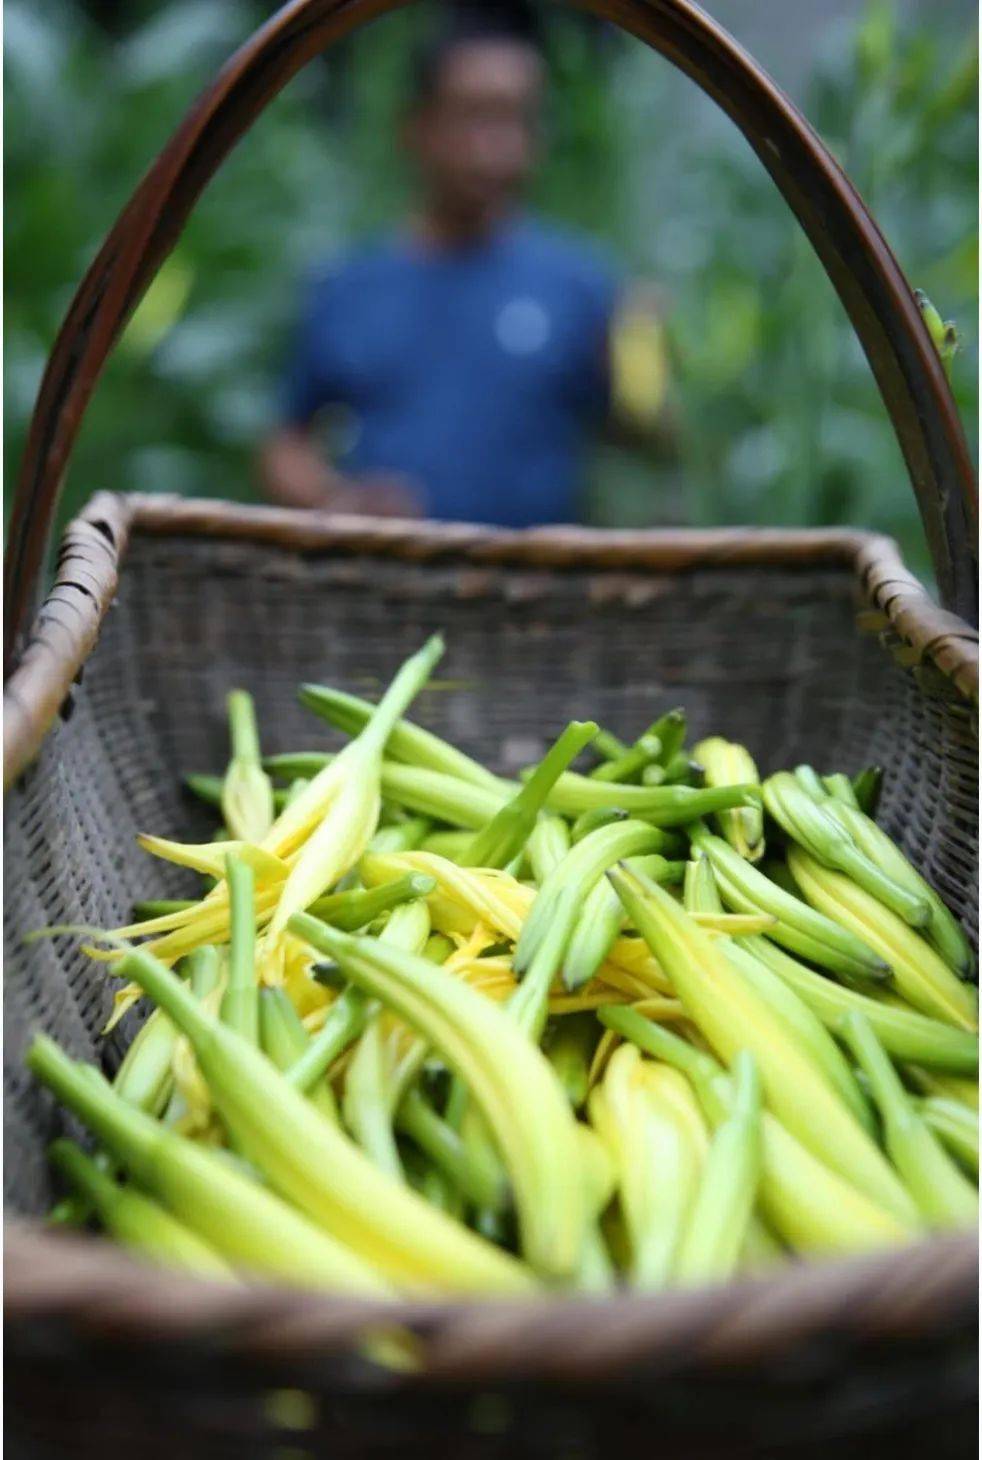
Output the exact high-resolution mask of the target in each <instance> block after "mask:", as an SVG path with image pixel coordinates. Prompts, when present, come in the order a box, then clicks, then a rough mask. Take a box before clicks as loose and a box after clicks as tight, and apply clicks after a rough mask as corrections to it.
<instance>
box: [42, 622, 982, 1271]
mask: <svg viewBox="0 0 982 1460" xmlns="http://www.w3.org/2000/svg"><path fill="white" fill-rule="evenodd" d="M442 650H443V646H442V642H441V640H440V639H439V638H434V639H432V640H430V641H429V642H428V643H427V644H426V645H425V646H424V647H423V648H422V649H421V650H420V651H419V652H418V653H417V654H415V655H414V656H413V657H412V658H411V659H409V660H408V661H407V662H406V663H405V664H404V665H403V666H402V668H401V669H400V670H399V672H398V674H397V675H396V677H395V679H394V680H393V682H392V684H391V685H390V687H389V689H388V691H387V692H386V693H385V695H384V697H383V698H382V700H381V701H380V703H379V704H378V705H372V704H369V703H368V702H366V701H364V700H361V699H358V698H356V697H354V696H352V695H349V694H346V693H342V692H340V691H336V690H330V689H326V688H323V687H319V686H306V687H304V688H303V689H302V690H301V692H300V694H301V700H302V701H303V703H304V704H305V705H306V706H307V707H308V708H309V709H310V710H312V711H313V712H314V714H315V715H316V716H319V717H321V720H327V721H329V722H330V723H331V724H332V725H333V726H334V727H336V728H337V729H340V730H341V731H343V732H345V733H346V734H347V735H348V736H350V737H351V738H350V739H349V741H348V743H347V744H346V746H345V748H344V749H343V750H341V751H340V752H339V753H337V754H333V755H331V754H328V753H327V752H326V751H325V750H322V749H321V750H309V751H304V752H302V753H298V754H290V755H280V756H274V757H272V758H269V759H267V760H265V761H264V760H263V759H262V757H261V752H260V744H259V737H258V732H257V727H256V719H255V713H254V708H253V704H252V701H251V699H250V697H249V696H248V695H246V694H244V693H243V692H241V691H234V692H233V693H232V694H231V695H230V696H229V702H228V706H229V720H230V730H231V745H232V754H231V760H230V762H229V764H228V766H227V769H226V770H225V773H224V775H223V776H214V777H211V776H207V775H194V776H190V777H189V778H188V784H189V786H190V788H191V789H192V790H193V791H194V792H195V793H196V794H197V795H199V796H200V797H201V798H203V799H204V800H205V801H206V802H209V803H210V804H212V805H214V806H215V807H218V808H220V811H221V816H222V820H223V825H222V826H221V828H220V829H219V830H218V831H217V832H216V834H215V836H214V838H213V839H212V840H211V841H209V842H207V843H205V844H194V845H191V844H184V843H179V842H174V841H166V840H163V839H161V838H159V837H156V836H149V835H148V836H144V837H141V838H140V843H141V846H142V847H143V848H144V849H145V850H146V851H147V852H149V853H151V854H153V855H154V856H156V857H160V858H163V859H165V860H167V861H169V862H172V863H177V864H179V865H180V866H183V867H186V868H191V869H193V870H194V871H196V872H197V873H200V874H202V875H203V877H204V878H205V879H206V881H205V887H204V889H203V890H202V893H201V896H200V897H199V898H198V899H197V900H194V901H187V902H167V903H159V902H158V903H144V904H140V905H138V907H137V908H136V909H135V911H134V917H135V921H133V922H132V923H131V924H130V925H129V926H128V927H123V928H118V929H116V930H113V931H108V930H100V931H98V932H95V931H94V930H92V929H87V930H83V931H85V933H86V934H87V936H88V937H89V939H90V940H91V941H90V946H89V947H88V952H89V953H90V954H91V956H92V958H93V959H94V960H98V963H94V964H93V976H96V977H105V976H107V974H108V975H109V976H112V977H113V978H115V979H118V980H121V984H120V986H119V990H118V993H117V996H116V1009H115V1013H114V1018H113V1022H115V1020H116V1019H118V1018H119V1017H121V1016H122V1015H123V1014H124V1013H125V1012H126V1011H127V1010H128V1009H129V1008H130V1007H131V1006H132V1005H133V1004H136V1003H139V1001H141V1000H144V999H146V1000H148V1001H149V1003H150V1005H151V1006H152V1007H151V1009H150V1011H149V1013H148V1017H147V1018H146V1021H145V1022H144V1023H143V1024H142V1026H141V1028H140V1031H139V1033H138V1034H137V1035H136V1038H135V1039H134V1040H133V1042H132V1044H131V1045H130V1048H129V1050H128V1052H127V1055H126V1058H125V1059H124V1061H123V1063H122V1065H121V1066H120V1067H119V1068H118V1070H117V1071H116V1073H115V1076H114V1078H113V1079H112V1081H109V1080H108V1079H107V1078H106V1077H105V1075H104V1074H103V1073H102V1072H101V1071H99V1070H97V1069H96V1068H94V1067H91V1066H85V1065H81V1064H79V1063H77V1062H76V1061H74V1060H73V1059H71V1058H70V1057H69V1056H68V1055H67V1054H66V1053H65V1052H64V1051H63V1050H61V1049H60V1048H59V1047H58V1046H57V1045H56V1044H55V1043H54V1042H53V1041H52V1040H50V1039H48V1038H47V1037H45V1036H43V1035H38V1037H37V1038H36V1039H35V1041H34V1043H33V1045H32V1046H31V1049H30V1052H29V1055H28V1063H29V1065H30V1068H31V1069H32V1070H33V1072H34V1074H35V1075H36V1077H37V1078H38V1079H39V1080H41V1081H42V1082H43V1083H44V1084H45V1085H47V1086H48V1087H49V1088H50V1089H51V1090H52V1091H53V1092H54V1093H55V1095H56V1096H57V1097H58V1099H59V1100H60V1101H62V1102H63V1103H64V1105H65V1106H67V1107H68V1108H69V1109H70V1110H71V1111H72V1112H73V1113H74V1114H75V1115H76V1116H77V1117H78V1118H79V1119H80V1120H81V1121H82V1122H83V1124H84V1125H85V1126H86V1127H87V1129H88V1130H89V1131H90V1132H91V1135H92V1141H93V1145H92V1149H91V1151H85V1150H83V1148H82V1147H81V1146H80V1145H78V1144H76V1143H74V1142H71V1141H68V1140H58V1141H56V1142H55V1143H54V1145H53V1147H52V1148H51V1159H52V1162H53V1164H54V1165H55V1167H56V1168H57V1170H58V1172H59V1173H60V1175H61V1176H62V1177H63V1178H64V1180H65V1182H66V1183H67V1185H68V1187H69V1188H70V1191H71V1194H70V1195H69V1196H68V1197H66V1198H65V1199H64V1200H63V1201H62V1202H61V1203H60V1204H59V1206H58V1207H57V1208H56V1213H55V1215H56V1217H57V1219H59V1220H61V1221H73V1222H76V1223H88V1222H92V1221H95V1222H98V1223H99V1224H100V1225H101V1226H102V1227H103V1228H104V1229H105V1230H106V1231H108V1232H110V1233H111V1234H113V1235H114V1236H115V1237H116V1238H117V1239H118V1240H120V1241H121V1242H123V1243H125V1244H127V1245H128V1246H130V1247H132V1248H133V1249H135V1250H136V1251H137V1252H139V1253H141V1254H142V1255H143V1256H145V1257H146V1258H149V1259H151V1260H153V1261H156V1262H161V1263H167V1264H171V1265H174V1266H178V1267H183V1268H185V1269H192V1270H194V1271H196V1272H199V1273H202V1274H210V1275H213V1276H222V1277H224V1278H226V1279H229V1280H243V1279H248V1278H250V1277H265V1278H267V1279H268V1278H275V1279H278V1280H281V1281H285V1282H288V1283H292V1284H298V1285H301V1286H310V1287H317V1288H322V1289H330V1290H336V1291H344V1292H348V1293H361V1294H373V1295H378V1296H385V1295H394V1294H399V1293H407V1292H420V1291H422V1292H427V1291H429V1292H433V1291H443V1292H452V1293H486V1294H521V1293H530V1292H534V1291H541V1290H545V1289H567V1290H573V1289H579V1290H587V1291H591V1292H604V1291H609V1290H613V1289H614V1288H616V1287H618V1286H623V1285H633V1286H637V1287H645V1288H657V1287H663V1286H667V1285H671V1284H694V1283H706V1282H718V1281H723V1280H726V1279H728V1278H730V1277H732V1276H734V1275H735V1274H740V1273H744V1272H751V1271H761V1270H769V1269H772V1268H774V1267H776V1266H778V1265H780V1264H784V1263H788V1262H793V1261H797V1260H800V1259H801V1258H802V1257H810V1256H813V1255H816V1254H820V1253H829V1254H836V1253H847V1252H854V1251H859V1250H864V1249H870V1248H877V1247H881V1246H888V1245H890V1244H899V1243H905V1242H909V1241H911V1240H913V1239H915V1238H916V1237H918V1236H919V1235H921V1234H923V1233H924V1232H925V1231H927V1230H929V1229H932V1228H947V1227H959V1226H970V1225H972V1224H973V1223H974V1222H975V1221H976V1219H977V1211H978V1199H977V1191H976V1178H977V1174H978V1102H977V1093H976V1084H975V1076H976V1072H977V1068H978V1036H977V1027H978V1026H977V998H976V993H975V989H974V988H973V987H972V985H971V984H970V983H969V982H968V981H967V980H968V979H969V977H970V975H971V973H972V970H973V958H972V952H971V949H970V947H969V944H968V942H967V940H966V938H965V935H964V933H963V931H962V929H961V928H960V926H959V924H958V923H957V921H956V920H955V918H954V917H953V916H952V914H951V913H950V911H949V910H948V908H947V907H946V906H945V904H944V903H943V902H942V901H941V899H940V897H939V896H938V894H937V893H936V892H935V891H934V890H933V889H932V888H931V887H930V886H929V885H928V884H927V883H926V882H925V881H924V880H923V879H922V878H921V876H920V875H919V874H918V873H917V872H916V871H915V870H914V869H913V868H912V867H911V866H910V864H909V863H908V862H907V860H906V858H905V857H904V856H903V855H902V853H901V852H900V851H899V849H898V848H897V847H896V845H895V844H894V843H893V842H892V841H891V840H890V839H889V838H888V837H887V836H886V835H885V833H884V832H883V831H882V830H881V829H880V828H879V827H878V826H877V824H876V822H875V821H874V820H872V819H871V816H872V813H873V811H874V810H875V803H876V800H877V796H878V792H879V785H880V779H881V777H880V775H879V773H878V772H877V771H876V770H875V769H874V768H869V769H866V770H860V771H859V772H858V774H856V775H855V777H854V779H849V777H848V776H846V775H844V774H842V773H841V772H838V773H832V774H827V775H819V774H818V773H816V772H815V771H814V770H812V769H811V768H809V767H806V766H800V767H798V768H797V769H796V770H794V771H782V772H779V773H777V774H775V775H772V776H770V777H769V778H768V779H766V780H765V781H764V782H763V783H761V781H760V778H759V776H758V773H757V769H756V767H755V765H754V763H753V761H752V760H751V758H750V756H749V754H748V753H747V751H746V750H744V749H743V748H742V747H741V746H738V745H734V744H731V743H729V742H728V741H726V740H723V739H720V738H718V737H713V738H710V739H706V740H703V741H701V742H700V743H698V744H696V745H694V746H692V747H691V749H687V748H686V746H685V738H686V720H685V715H684V713H683V712H682V711H680V710H672V711H670V712H669V713H667V714H665V715H663V716H662V717H661V718H660V719H658V720H656V721H655V723H654V724H653V725H651V726H650V727H649V728H648V729H647V730H646V731H645V733H644V734H642V735H641V736H640V737H639V738H638V739H637V740H635V741H634V742H633V743H624V742H622V741H620V740H618V739H617V738H616V737H615V736H614V735H613V734H611V733H610V732H609V731H607V730H601V729H600V728H598V726H596V725H594V724H592V723H580V722H574V723H572V724H570V725H568V726H567V727H566V728H565V730H563V731H562V733H561V734H560V735H559V737H558V739H557V740H556V741H555V743H554V744H553V745H552V747H551V748H550V749H549V751H548V753H547V754H546V755H545V757H544V758H543V760H542V761H541V762H540V764H539V765H537V766H536V767H534V768H533V769H531V770H530V771H529V772H528V773H527V774H525V775H523V776H522V777H521V779H520V780H518V781H510V780H504V779H501V778H500V777H498V776H496V775H493V774H491V772H490V771H488V770H486V769H485V768H484V767H483V766H481V765H479V764H478V763H477V762H476V761H474V760H472V759H471V758H470V757H469V756H467V755H465V754H464V753H463V752H462V751H460V750H458V749H456V748H454V747H452V746H450V745H448V744H447V743H446V742H445V741H443V740H441V739H439V738H438V737H437V736H435V735H433V734H432V733H430V732H429V731H426V730H423V729H421V728H419V727H418V726H416V725H414V724H413V723H411V721H409V720H407V719H404V718H403V716H404V715H405V713H406V711H407V710H408V708H409V706H410V704H411V702H412V700H413V699H414V697H415V696H416V694H417V693H418V692H419V690H420V689H421V688H422V687H423V686H424V685H425V683H426V682H427V680H428V678H429V676H430V674H431V672H432V670H433V668H434V666H435V664H436V663H437V661H438V659H439V658H440V655H441V653H442ZM311 724H312V728H313V730H314V731H316V722H315V721H312V722H311ZM317 738H318V737H317V734H316V733H312V735H311V740H312V741H314V742H316V740H317ZM581 756H583V757H584V766H585V769H584V770H582V771H574V770H571V769H570V767H571V765H572V764H573V762H574V760H576V759H577V758H578V757H581ZM66 931H70V932H73V933H76V934H77V933H78V932H79V931H80V930H78V929H72V930H64V929H61V930H52V929H48V930H46V933H48V934H51V933H53V932H61V933H64V932H66ZM141 1007H142V1005H141Z"/></svg>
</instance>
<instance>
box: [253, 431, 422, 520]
mask: <svg viewBox="0 0 982 1460" xmlns="http://www.w3.org/2000/svg"><path fill="white" fill-rule="evenodd" d="M259 469H260V475H261V478H262V485H263V489H264V491H265V493H266V495H267V496H268V497H269V498H270V499H271V501H273V502H278V503H280V504H281V505H282V506H285V507H304V508H308V509H316V510H319V511H321V512H341V513H355V514H361V515H365V516H370V517H419V516H421V515H422V504H421V502H420V498H419V494H418V492H416V491H415V490H414V488H413V485H412V483H411V482H410V480H409V479H408V478H407V477H403V476H400V475H398V474H396V473H385V474H382V473H380V474H378V475H374V476H365V477H348V476H345V475H343V474H342V473H341V472H339V471H336V470H335V469H334V468H333V467H332V466H331V465H330V464H329V463H328V462H327V461H325V460H324V458H323V456H322V455H321V453H320V451H319V449H318V448H317V446H316V445H315V443H314V442H313V440H312V439H311V437H310V436H309V435H308V433H307V432H306V431H304V430H302V429H301V428H299V427H296V426H288V427H284V428H283V429H282V430H280V431H277V432H275V434H274V435H272V436H270V437H269V438H268V440H267V441H266V442H265V443H264V445H263V447H262V450H261V452H260V456H259Z"/></svg>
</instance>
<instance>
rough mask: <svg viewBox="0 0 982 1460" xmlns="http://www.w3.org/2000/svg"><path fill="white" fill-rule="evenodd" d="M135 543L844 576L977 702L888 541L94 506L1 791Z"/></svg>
mask: <svg viewBox="0 0 982 1460" xmlns="http://www.w3.org/2000/svg"><path fill="white" fill-rule="evenodd" d="M131 533H138V534H139V533H142V534H147V535H156V536H172V537H181V536H190V537H203V538H214V539H230V540H237V541H243V542H246V541H248V542H258V543H265V544H269V545H273V546H280V547H283V548H286V549H290V550H293V551H298V552H334V553H338V554H364V555H369V556H384V557H392V558H399V559H404V560H406V561H412V562H419V563H428V562H438V561H441V560H442V561H451V560H456V561H460V562H463V563H468V564H473V565H474V566H475V567H477V566H481V567H484V568H487V569H492V568H495V567H504V566H510V565H526V566H528V567H530V568H534V569H539V570H543V571H550V570H553V571H558V570H562V569H574V568H581V569H582V568H589V569H595V570H597V571H601V572H616V571H635V572H638V571H640V572H645V571H647V572H659V573H681V572H685V571H693V570H697V569H706V568H720V569H724V568H738V567H751V566H755V567H765V566H770V567H786V568H792V569H794V568H807V567H814V566H819V565H828V566H833V567H845V568H848V569H850V570H851V571H852V572H853V573H855V575H856V577H857V580H858V582H859V585H860V587H861V588H862V590H863V592H864V594H865V595H866V596H867V598H868V599H869V601H870V603H871V604H872V606H873V610H874V611H873V613H872V614H871V615H867V616H866V619H865V621H864V623H863V625H862V626H863V627H865V628H867V629H870V630H873V631H880V632H882V631H888V632H889V633H891V634H892V635H893V636H894V637H895V638H896V639H897V640H899V642H900V645H901V646H902V649H903V654H904V662H905V663H906V664H907V665H908V666H910V665H912V664H918V663H925V662H926V663H928V664H930V665H933V666H934V668H935V669H936V670H938V671H939V672H940V674H941V675H942V676H943V679H944V680H947V681H948V682H949V683H950V685H951V686H952V689H953V692H954V693H955V694H956V696H959V697H961V698H962V699H964V700H967V701H968V702H969V703H970V704H973V705H977V703H978V686H979V635H978V631H977V630H976V629H973V628H972V627H971V626H970V625H969V624H968V623H966V622H965V620H964V619H961V618H959V617H958V616H957V615H956V614H953V613H950V612H948V611H947V610H945V609H942V608H939V607H938V605H937V604H936V603H935V602H934V600H933V599H932V598H931V597H930V595H929V594H928V592H927V590H926V589H925V588H924V586H923V585H922V584H921V583H920V581H919V580H918V579H917V578H916V577H915V576H914V575H913V574H912V573H911V572H910V571H909V570H908V569H907V568H906V567H905V566H904V563H903V559H902V558H901V555H900V551H899V549H898V547H897V544H896V543H895V542H894V540H893V539H892V538H889V537H885V536H883V535H882V534H879V533H873V532H867V531H863V530H860V529H853V528H844V527H833V528H797V529H785V528H774V527H768V528H756V527H725V528H699V529H689V528H652V529H645V530H639V531H617V530H611V529H608V528H589V527H577V526H572V525H566V526H559V527H534V528H524V529H519V530H511V529H504V528H496V527H487V526H483V525H480V524H475V523H461V522H433V521H425V520H416V519H395V518H372V517H359V516H348V515H340V514H337V515H335V514H328V513H323V512H311V511H300V510H297V509H293V508H283V507H265V506H253V505H240V504H237V503H230V502H223V501H217V500H215V501H213V500H209V499H204V498H182V497H176V496H169V495H168V496H165V495H160V496H151V495H148V494H141V493H133V494H127V495H122V494H118V493H111V492H98V493H96V494H95V495H94V496H93V497H92V498H91V499H90V500H89V502H88V503H87V504H86V506H85V507H84V508H83V509H82V511H81V512H80V513H79V515H78V516H77V517H76V518H74V519H73V521H72V522H71V523H69V525H68V527H67V528H66V530H65V533H64V536H63V538H62V543H61V548H60V551H59V554H58V560H57V570H56V575H55V580H54V583H53V585H52V588H51V591H50V592H49V594H48V596H47V598H46V599H45V601H44V603H43V605H42V607H41V609H40V610H39V612H38V615H37V617H36V619H35V621H34V623H33V625H32V627H31V630H30V633H29V636H28V639H27V643H26V646H25V648H24V651H23V653H22V655H21V657H20V660H19V662H18V664H17V666H16V668H15V669H14V671H13V673H12V674H11V675H10V677H9V679H8V680H7V681H6V684H5V685H4V696H3V708H4V727H3V735H4V786H5V787H7V786H9V785H11V784H12V783H13V782H14V781H16V779H17V778H18V776H19V775H20V774H21V772H22V771H23V770H24V769H25V768H26V767H27V766H28V765H29V764H30V763H31V761H32V760H33V759H34V757H35V756H36V755H37V753H38V751H39V749H40V747H41V744H42V742H43V740H44V737H45V735H46V734H47V733H48V730H49V729H50V728H51V726H52V724H53V723H54V721H55V719H56V718H57V715H58V712H59V710H60V709H61V707H62V705H63V704H64V702H65V700H66V698H67V697H68V696H69V694H70V692H71V686H72V683H73V682H74V681H75V680H76V679H77V677H78V675H79V673H80V672H81V670H82V668H83V666H84V664H85V661H86V659H87V658H88V656H89V654H90V653H91V652H92V650H93V648H94V647H95V643H96V640H97V639H98V636H99V629H100V627H101V624H102V621H103V619H104V617H105V615H106V612H107V611H108V609H109V606H110V604H111V603H112V600H113V598H114V596H115V593H116V588H117V584H118V581H119V573H120V571H121V568H122V565H123V563H124V561H125V554H126V547H127V543H128V540H129V537H130V535H131Z"/></svg>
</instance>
